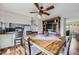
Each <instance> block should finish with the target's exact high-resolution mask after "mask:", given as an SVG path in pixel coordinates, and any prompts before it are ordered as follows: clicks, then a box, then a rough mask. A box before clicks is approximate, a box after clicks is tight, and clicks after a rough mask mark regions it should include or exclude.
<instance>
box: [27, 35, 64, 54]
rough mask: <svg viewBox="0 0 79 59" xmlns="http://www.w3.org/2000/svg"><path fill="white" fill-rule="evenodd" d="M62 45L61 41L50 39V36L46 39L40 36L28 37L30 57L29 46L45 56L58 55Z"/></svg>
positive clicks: (54, 38) (56, 38) (54, 37)
mask: <svg viewBox="0 0 79 59" xmlns="http://www.w3.org/2000/svg"><path fill="white" fill-rule="evenodd" d="M63 43H64V42H63V40H61V39H59V38H58V37H56V36H53V37H52V35H51V36H48V37H46V36H41V35H35V36H32V35H29V37H28V46H29V54H30V55H31V45H34V46H35V47H37V48H38V49H40V50H41V51H42V52H44V53H45V54H47V55H58V54H59V52H60V50H61V48H62V46H63ZM30 44H31V45H30Z"/></svg>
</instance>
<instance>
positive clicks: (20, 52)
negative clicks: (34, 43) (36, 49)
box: [0, 45, 25, 55]
mask: <svg viewBox="0 0 79 59" xmlns="http://www.w3.org/2000/svg"><path fill="white" fill-rule="evenodd" d="M0 54H1V55H25V49H24V47H23V46H21V45H18V46H17V47H16V48H14V47H10V48H5V49H1V50H0Z"/></svg>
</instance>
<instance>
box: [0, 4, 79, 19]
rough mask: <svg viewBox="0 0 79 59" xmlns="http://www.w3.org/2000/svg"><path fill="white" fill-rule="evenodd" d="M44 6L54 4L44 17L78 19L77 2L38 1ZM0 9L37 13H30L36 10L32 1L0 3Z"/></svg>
mask: <svg viewBox="0 0 79 59" xmlns="http://www.w3.org/2000/svg"><path fill="white" fill-rule="evenodd" d="M40 5H43V6H44V7H45V8H46V7H48V6H50V5H54V6H55V8H54V9H52V10H50V11H48V12H49V13H50V14H51V15H50V16H46V17H45V18H50V17H54V16H61V17H64V18H68V19H77V20H78V19H79V3H40ZM0 9H1V10H7V11H10V12H14V13H18V14H22V15H26V16H31V17H34V18H35V17H36V15H37V14H30V13H29V12H30V11H37V10H38V9H37V8H36V7H35V5H34V4H33V3H0Z"/></svg>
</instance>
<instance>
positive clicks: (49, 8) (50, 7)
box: [30, 3, 54, 16]
mask: <svg viewBox="0 0 79 59" xmlns="http://www.w3.org/2000/svg"><path fill="white" fill-rule="evenodd" d="M34 5H35V6H36V7H37V9H38V12H30V13H38V15H40V16H42V15H43V14H44V15H48V16H49V15H50V13H48V12H46V11H49V10H51V9H53V8H54V6H49V7H48V8H46V9H44V7H43V6H39V4H38V3H34Z"/></svg>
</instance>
